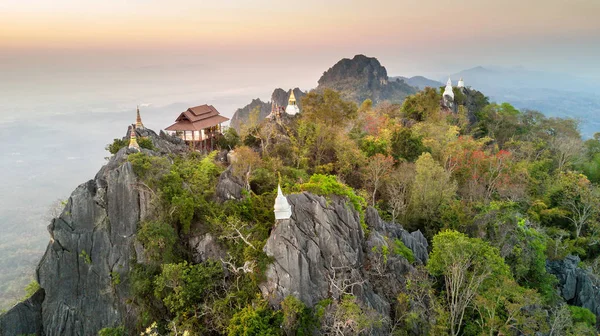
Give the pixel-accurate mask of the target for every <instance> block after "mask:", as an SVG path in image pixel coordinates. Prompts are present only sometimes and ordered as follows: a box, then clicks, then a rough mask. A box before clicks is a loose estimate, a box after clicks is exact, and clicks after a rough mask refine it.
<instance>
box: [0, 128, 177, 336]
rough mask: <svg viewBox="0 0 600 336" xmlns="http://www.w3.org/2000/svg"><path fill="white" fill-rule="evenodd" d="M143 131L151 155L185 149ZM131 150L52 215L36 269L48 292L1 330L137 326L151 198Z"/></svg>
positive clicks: (20, 308)
mask: <svg viewBox="0 0 600 336" xmlns="http://www.w3.org/2000/svg"><path fill="white" fill-rule="evenodd" d="M137 134H138V136H147V137H149V138H150V139H151V140H152V142H153V146H154V147H155V148H156V151H148V150H145V149H143V151H145V152H146V153H147V154H150V155H160V154H161V153H165V154H166V153H179V152H182V151H185V150H186V146H185V145H184V144H183V143H182V142H181V141H179V139H175V138H171V137H169V136H167V135H165V134H162V133H161V135H160V136H159V135H157V134H156V133H154V132H152V131H150V130H141V131H140V130H138V131H137ZM130 153H131V151H130V150H129V149H127V148H122V149H121V150H119V152H118V153H117V154H116V155H114V156H113V157H112V158H111V159H110V161H109V162H108V163H107V164H106V165H105V166H104V167H102V168H101V169H100V171H99V172H98V173H97V174H96V176H95V178H94V179H92V180H90V181H88V182H86V183H83V184H81V185H80V186H79V187H77V188H76V189H75V191H73V193H72V194H71V196H70V197H69V199H68V201H67V204H66V206H65V208H64V210H63V211H62V213H61V215H60V216H59V217H58V218H54V219H52V221H51V223H50V225H49V226H48V231H49V233H50V243H49V244H48V247H47V249H46V252H45V254H44V256H43V257H42V260H41V261H40V263H39V265H38V267H37V281H38V283H39V284H40V286H41V288H42V289H40V291H38V293H36V294H35V295H34V296H33V297H32V298H30V299H28V300H27V301H25V302H23V303H20V304H19V305H17V306H15V307H14V308H13V309H11V310H10V311H9V312H8V313H7V314H5V315H3V316H1V317H0V334H1V335H18V334H30V333H33V334H38V335H41V334H44V335H46V336H52V335H67V336H69V335H96V334H97V333H98V331H99V330H100V329H102V328H105V327H116V326H120V325H125V326H126V327H130V328H128V329H130V330H132V329H133V326H134V325H135V323H136V321H137V319H138V316H137V314H136V311H135V309H134V307H132V306H131V305H129V304H128V298H129V296H130V290H129V282H128V276H129V271H130V266H131V262H132V261H135V260H136V254H135V248H134V242H135V239H136V232H137V225H138V222H139V221H140V220H141V219H142V218H144V216H145V215H146V214H147V212H148V210H149V204H148V200H149V197H148V195H147V192H146V191H144V189H143V188H140V187H139V186H138V184H137V178H136V176H135V174H134V173H133V169H132V166H131V164H130V163H129V162H127V155H128V154H130Z"/></svg>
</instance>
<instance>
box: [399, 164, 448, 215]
mask: <svg viewBox="0 0 600 336" xmlns="http://www.w3.org/2000/svg"><path fill="white" fill-rule="evenodd" d="M455 195H456V183H455V182H454V181H452V180H451V177H450V174H449V173H448V172H446V171H445V170H444V168H443V167H442V166H440V165H439V163H437V162H435V160H433V158H432V157H431V154H429V153H424V154H422V155H421V156H420V157H419V159H418V160H417V161H416V163H415V181H414V183H413V186H412V191H411V200H410V201H411V207H412V211H413V213H414V216H415V217H417V218H422V219H424V220H426V221H432V220H433V219H434V218H435V217H436V216H438V215H439V212H440V209H441V208H442V206H444V205H445V204H447V203H449V202H450V201H451V200H452V199H453V198H454V197H455Z"/></svg>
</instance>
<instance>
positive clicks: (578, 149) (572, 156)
mask: <svg viewBox="0 0 600 336" xmlns="http://www.w3.org/2000/svg"><path fill="white" fill-rule="evenodd" d="M550 146H551V147H552V149H553V150H554V151H555V152H556V158H557V161H558V171H563V170H564V169H565V168H566V166H567V164H569V163H574V162H575V161H576V160H577V159H579V158H580V157H581V154H582V152H583V142H582V141H581V139H579V138H576V137H570V136H564V135H559V136H557V137H554V138H552V140H551V141H550Z"/></svg>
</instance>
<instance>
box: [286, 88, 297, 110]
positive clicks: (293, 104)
mask: <svg viewBox="0 0 600 336" xmlns="http://www.w3.org/2000/svg"><path fill="white" fill-rule="evenodd" d="M291 92H292V93H290V99H288V106H287V107H286V108H285V113H287V114H289V115H294V114H297V113H300V108H299V107H298V105H297V104H296V96H294V90H291Z"/></svg>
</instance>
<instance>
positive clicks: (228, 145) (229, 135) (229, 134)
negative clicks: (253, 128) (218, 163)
mask: <svg viewBox="0 0 600 336" xmlns="http://www.w3.org/2000/svg"><path fill="white" fill-rule="evenodd" d="M240 144H241V138H240V136H239V134H238V132H237V131H236V130H235V128H233V127H229V128H227V130H226V131H225V132H224V133H223V136H222V137H219V138H218V139H217V145H218V146H219V148H222V149H228V150H231V149H234V148H235V147H237V146H239V145H240Z"/></svg>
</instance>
